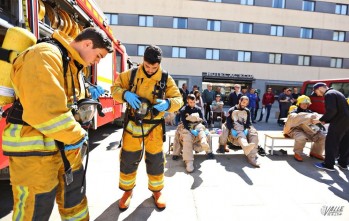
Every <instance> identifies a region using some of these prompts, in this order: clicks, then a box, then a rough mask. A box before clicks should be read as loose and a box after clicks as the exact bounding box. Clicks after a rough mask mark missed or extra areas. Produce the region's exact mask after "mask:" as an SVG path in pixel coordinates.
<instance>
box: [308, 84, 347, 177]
mask: <svg viewBox="0 0 349 221" xmlns="http://www.w3.org/2000/svg"><path fill="white" fill-rule="evenodd" d="M313 91H314V93H315V94H316V95H317V96H323V97H324V98H325V114H324V115H323V116H322V117H321V118H320V119H314V120H313V123H319V122H321V123H322V124H325V123H329V124H330V125H329V127H328V132H327V136H326V141H325V160H324V161H323V162H321V163H316V164H315V166H316V167H317V168H320V169H324V170H329V171H334V165H335V162H336V159H337V162H338V163H337V166H338V167H339V168H340V169H342V170H348V164H349V126H348V125H349V106H348V103H347V100H346V98H345V97H344V95H343V94H342V93H341V92H339V91H337V90H334V89H333V88H328V87H327V85H326V84H325V83H323V82H318V83H316V84H315V85H314V86H313Z"/></svg>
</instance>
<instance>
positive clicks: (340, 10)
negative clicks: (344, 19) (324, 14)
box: [335, 4, 348, 15]
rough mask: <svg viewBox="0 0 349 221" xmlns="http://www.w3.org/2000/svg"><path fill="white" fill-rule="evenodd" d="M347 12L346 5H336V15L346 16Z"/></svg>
mask: <svg viewBox="0 0 349 221" xmlns="http://www.w3.org/2000/svg"><path fill="white" fill-rule="evenodd" d="M347 12H348V5H341V4H336V12H335V13H336V14H339V15H346V14H347Z"/></svg>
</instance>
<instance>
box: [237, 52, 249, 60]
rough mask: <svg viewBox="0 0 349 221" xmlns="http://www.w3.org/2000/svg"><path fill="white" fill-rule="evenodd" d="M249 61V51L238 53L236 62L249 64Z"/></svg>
mask: <svg viewBox="0 0 349 221" xmlns="http://www.w3.org/2000/svg"><path fill="white" fill-rule="evenodd" d="M241 58H242V59H241ZM247 58H248V59H247ZM251 60H252V52H251V51H238V59H237V61H238V62H251Z"/></svg>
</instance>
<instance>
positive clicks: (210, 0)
mask: <svg viewBox="0 0 349 221" xmlns="http://www.w3.org/2000/svg"><path fill="white" fill-rule="evenodd" d="M208 1H209V2H222V0H208Z"/></svg>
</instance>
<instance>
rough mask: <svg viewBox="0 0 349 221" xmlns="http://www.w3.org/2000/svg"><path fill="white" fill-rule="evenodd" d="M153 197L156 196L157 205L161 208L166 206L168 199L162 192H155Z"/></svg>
mask: <svg viewBox="0 0 349 221" xmlns="http://www.w3.org/2000/svg"><path fill="white" fill-rule="evenodd" d="M153 198H154V203H155V206H156V207H157V208H158V209H159V210H163V209H165V208H166V201H165V199H164V196H163V195H162V193H161V192H160V191H159V192H153Z"/></svg>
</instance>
